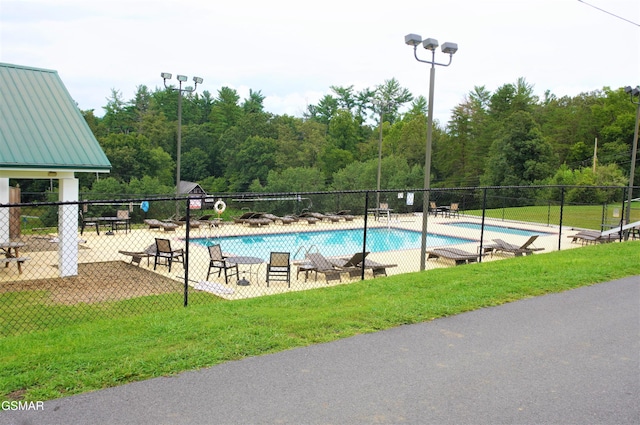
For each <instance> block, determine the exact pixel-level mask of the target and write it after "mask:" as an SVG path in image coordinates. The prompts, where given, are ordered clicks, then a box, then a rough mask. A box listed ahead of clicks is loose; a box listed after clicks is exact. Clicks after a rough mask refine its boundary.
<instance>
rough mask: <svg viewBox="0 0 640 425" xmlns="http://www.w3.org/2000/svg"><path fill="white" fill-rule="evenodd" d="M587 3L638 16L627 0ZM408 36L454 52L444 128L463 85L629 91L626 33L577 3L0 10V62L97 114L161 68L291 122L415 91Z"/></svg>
mask: <svg viewBox="0 0 640 425" xmlns="http://www.w3.org/2000/svg"><path fill="white" fill-rule="evenodd" d="M590 3H592V4H595V5H597V6H599V7H601V8H603V9H607V10H609V11H611V12H613V13H616V14H618V15H621V16H624V17H625V18H627V19H630V20H632V21H635V22H640V2H638V1H637V0H609V1H604V0H591V1H590ZM427 31H428V32H427ZM411 32H413V33H418V34H422V35H423V36H425V37H427V36H429V37H435V38H437V39H439V41H440V42H441V43H442V42H444V41H454V42H457V43H458V45H459V48H460V50H459V51H458V53H457V54H456V55H455V56H454V58H453V63H452V64H451V66H450V67H448V68H444V67H437V70H436V90H435V101H434V107H435V111H436V112H435V114H436V118H438V119H439V120H440V121H441V122H444V123H446V121H447V120H448V115H449V112H450V111H451V109H452V108H453V107H454V106H455V105H456V104H457V103H459V102H460V101H461V100H462V99H463V97H464V96H465V94H467V93H468V92H470V91H471V90H473V88H474V86H482V85H484V86H486V88H487V89H488V90H495V89H496V88H497V87H499V86H500V85H502V84H506V83H511V82H515V81H516V80H517V78H519V77H525V78H526V80H527V82H529V83H530V84H533V85H534V86H535V90H536V94H538V95H539V96H542V95H543V94H544V91H546V90H550V91H551V92H552V93H554V94H556V95H559V96H562V95H576V94H578V93H580V92H582V91H591V90H596V89H600V88H602V87H603V86H610V87H614V88H616V87H620V86H624V85H629V84H632V85H633V84H640V81H639V76H640V28H639V27H637V26H634V25H632V24H630V23H627V22H625V21H622V20H620V19H617V18H615V17H612V16H610V15H608V14H605V13H602V12H600V11H598V10H595V9H593V8H591V7H589V6H587V5H585V4H584V3H581V2H580V1H577V0H538V1H535V2H524V1H510V0H502V1H499V0H487V1H484V2H478V1H475V0H449V1H447V2H438V3H436V2H431V1H429V2H413V3H389V4H384V5H380V4H379V3H375V2H373V3H372V2H366V1H362V0H355V1H350V2H344V1H342V2H338V1H335V0H329V1H325V2H317V3H313V4H311V5H308V4H306V3H300V2H293V1H287V0H274V1H271V2H264V1H257V0H247V1H244V2H225V3H223V4H221V3H219V2H208V1H204V0H180V1H177V0H176V1H151V0H128V1H124V0H110V1H102V2H87V1H84V0H58V1H56V2H51V1H48V0H2V2H1V3H0V39H1V40H2V45H1V46H0V61H2V62H8V63H15V64H20V65H29V66H36V67H42V68H49V69H55V70H57V71H58V72H59V73H60V76H61V78H62V79H63V81H64V82H65V84H66V86H67V88H68V89H69V91H70V93H71V95H72V96H73V97H74V99H76V101H77V102H78V103H79V106H80V108H82V109H95V110H96V113H98V114H100V113H101V112H102V107H103V106H104V105H105V104H106V100H105V98H107V97H109V95H110V92H111V89H112V88H115V89H117V90H120V91H121V92H122V93H123V96H124V98H125V99H130V98H132V97H133V94H134V93H135V89H136V87H137V86H139V85H142V84H144V85H147V86H148V87H150V88H155V87H160V86H161V85H162V80H161V79H160V72H163V71H166V72H171V73H173V74H178V73H180V74H185V75H189V76H193V75H198V76H200V77H202V78H204V84H203V85H202V88H201V89H202V90H208V91H210V92H211V93H212V94H213V95H214V96H215V94H216V93H217V91H218V89H219V88H220V87H222V86H223V85H228V86H230V87H234V88H238V89H239V90H240V89H242V93H241V97H245V96H246V95H248V88H251V89H252V90H255V91H257V90H260V91H261V92H262V94H263V95H265V96H266V98H265V107H266V109H267V110H268V111H270V112H273V113H277V114H281V113H287V114H291V115H296V116H300V115H301V114H302V112H303V111H305V110H306V107H307V105H308V104H310V103H315V102H317V101H318V100H319V99H320V98H321V97H322V96H323V95H324V94H327V93H330V86H331V85H336V86H350V85H354V86H355V88H356V89H358V90H359V89H362V88H364V87H371V88H373V87H375V86H376V85H378V84H382V83H383V82H384V80H386V79H390V78H396V79H398V81H399V82H400V84H401V85H403V86H404V87H407V88H408V89H409V90H410V91H411V92H412V93H413V94H414V95H416V96H418V95H424V96H425V97H426V96H427V90H428V71H429V67H428V66H427V65H426V64H420V63H418V62H416V60H415V59H414V58H413V52H412V49H411V48H410V47H409V46H406V45H404V42H403V38H404V35H405V34H407V33H411ZM418 53H419V55H420V56H421V57H427V55H426V53H428V52H426V51H424V50H423V49H421V48H420V51H419V52H418ZM436 58H437V59H436V60H442V61H446V59H447V58H446V57H445V55H443V54H442V53H440V52H438V54H437V57H436ZM245 93H246V94H245Z"/></svg>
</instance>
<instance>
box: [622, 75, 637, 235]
mask: <svg viewBox="0 0 640 425" xmlns="http://www.w3.org/2000/svg"><path fill="white" fill-rule="evenodd" d="M624 92H625V93H627V94H628V95H629V97H630V98H631V103H634V104H636V105H638V107H637V110H636V126H635V129H634V131H633V142H632V143H633V145H632V147H631V168H630V169H629V193H628V195H627V213H626V221H627V224H629V223H630V222H631V200H632V199H633V181H634V179H635V171H636V154H637V152H638V130H639V127H640V86H636V88H631V86H627V87H625V88H624ZM635 97H637V98H638V100H634V98H635ZM625 237H628V234H627V236H625Z"/></svg>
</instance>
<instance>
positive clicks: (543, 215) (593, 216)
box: [464, 202, 640, 230]
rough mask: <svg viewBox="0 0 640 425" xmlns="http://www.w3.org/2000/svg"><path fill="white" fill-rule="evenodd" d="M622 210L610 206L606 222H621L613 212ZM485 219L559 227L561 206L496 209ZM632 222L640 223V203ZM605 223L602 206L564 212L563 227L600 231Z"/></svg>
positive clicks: (471, 212)
mask: <svg viewBox="0 0 640 425" xmlns="http://www.w3.org/2000/svg"><path fill="white" fill-rule="evenodd" d="M614 208H617V209H618V210H620V209H621V207H620V206H619V205H617V206H615V207H614V206H609V207H608V208H607V209H606V211H605V217H604V222H605V223H609V224H613V222H615V221H617V220H619V219H616V218H614V217H613V210H614ZM464 214H469V215H477V216H482V210H469V211H464ZM485 217H487V218H497V219H500V220H516V221H526V222H530V223H542V224H551V225H559V224H560V207H559V206H551V207H549V206H544V205H543V206H527V207H510V208H496V209H490V210H486V213H485ZM630 221H631V222H634V221H640V203H637V202H635V203H633V204H632V209H631V220H630ZM602 223H603V207H602V205H565V206H564V208H563V210H562V225H563V226H565V227H579V228H586V229H595V230H600V226H601V225H602Z"/></svg>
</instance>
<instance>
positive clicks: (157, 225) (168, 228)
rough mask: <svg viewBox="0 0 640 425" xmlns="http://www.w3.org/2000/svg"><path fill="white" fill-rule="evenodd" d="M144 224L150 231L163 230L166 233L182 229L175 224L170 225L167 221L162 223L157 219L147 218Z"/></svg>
mask: <svg viewBox="0 0 640 425" xmlns="http://www.w3.org/2000/svg"><path fill="white" fill-rule="evenodd" d="M144 223H145V224H146V225H147V226H149V230H152V229H162V230H164V231H165V232H173V231H175V230H176V229H177V228H178V227H180V226H178V225H177V224H175V223H169V222H166V221H160V220H156V219H155V218H147V219H145V220H144Z"/></svg>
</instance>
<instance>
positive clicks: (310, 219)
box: [291, 215, 320, 224]
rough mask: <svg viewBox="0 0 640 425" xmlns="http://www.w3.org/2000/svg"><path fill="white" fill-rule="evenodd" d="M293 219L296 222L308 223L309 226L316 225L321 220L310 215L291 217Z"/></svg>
mask: <svg viewBox="0 0 640 425" xmlns="http://www.w3.org/2000/svg"><path fill="white" fill-rule="evenodd" d="M291 217H293V218H295V219H296V221H306V222H307V224H316V223H317V222H319V221H320V219H319V218H316V217H313V216H310V215H304V216H303V215H291Z"/></svg>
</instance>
